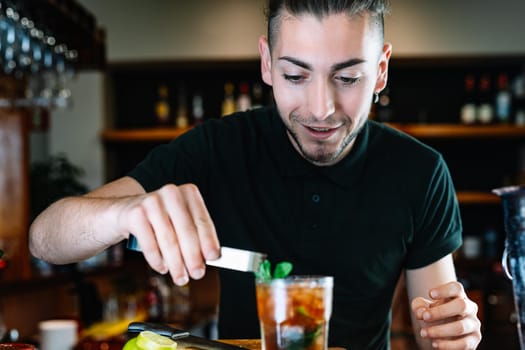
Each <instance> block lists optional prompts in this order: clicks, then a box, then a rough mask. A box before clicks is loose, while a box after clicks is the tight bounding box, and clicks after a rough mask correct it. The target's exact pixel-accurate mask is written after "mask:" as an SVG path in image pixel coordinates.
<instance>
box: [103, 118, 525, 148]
mask: <svg viewBox="0 0 525 350" xmlns="http://www.w3.org/2000/svg"><path fill="white" fill-rule="evenodd" d="M389 125H390V126H392V127H394V128H396V129H398V130H401V131H403V132H405V133H407V134H409V135H412V136H414V137H416V138H422V139H429V138H434V139H436V138H444V139H446V138H455V139H459V138H519V137H525V126H514V125H506V124H501V125H458V124H398V123H390V124H389ZM189 129H191V127H188V128H184V129H177V128H147V129H122V130H115V129H108V130H104V131H103V132H102V135H101V137H102V140H103V141H105V142H111V143H118V142H165V141H170V140H172V139H174V138H177V137H179V136H180V135H182V134H183V133H185V132H186V131H188V130H189Z"/></svg>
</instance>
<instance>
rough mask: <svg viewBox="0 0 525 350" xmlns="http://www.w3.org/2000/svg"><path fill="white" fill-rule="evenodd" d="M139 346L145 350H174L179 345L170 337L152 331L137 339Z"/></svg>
mask: <svg viewBox="0 0 525 350" xmlns="http://www.w3.org/2000/svg"><path fill="white" fill-rule="evenodd" d="M137 345H138V347H139V348H141V349H143V350H174V349H177V343H176V342H174V341H173V340H171V339H170V338H168V337H165V336H163V335H160V334H157V333H154V332H152V331H142V332H140V333H139V335H138V337H137Z"/></svg>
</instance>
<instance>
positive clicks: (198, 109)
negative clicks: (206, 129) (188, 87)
mask: <svg viewBox="0 0 525 350" xmlns="http://www.w3.org/2000/svg"><path fill="white" fill-rule="evenodd" d="M191 105H192V114H193V123H194V124H200V123H202V121H203V118H204V101H203V99H202V95H201V94H200V93H195V95H193V98H192V100H191Z"/></svg>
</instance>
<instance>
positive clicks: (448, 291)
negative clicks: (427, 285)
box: [411, 282, 481, 349]
mask: <svg viewBox="0 0 525 350" xmlns="http://www.w3.org/2000/svg"><path fill="white" fill-rule="evenodd" d="M429 295H430V297H431V298H432V299H431V300H429V299H425V298H421V297H418V298H414V300H412V303H411V308H412V311H413V313H414V315H415V317H416V319H418V320H420V321H423V322H422V323H421V326H422V328H421V331H420V335H421V337H422V338H429V339H431V341H432V346H433V347H434V348H437V349H475V348H476V347H477V345H478V344H479V342H480V341H481V322H480V321H479V319H478V318H477V316H476V315H477V312H478V306H477V305H476V303H474V302H473V301H471V300H470V299H469V298H468V297H467V295H466V293H465V291H464V289H463V286H462V285H461V283H459V282H450V283H447V284H444V285H442V286H439V287H437V288H434V289H432V290H431V291H430V293H429Z"/></svg>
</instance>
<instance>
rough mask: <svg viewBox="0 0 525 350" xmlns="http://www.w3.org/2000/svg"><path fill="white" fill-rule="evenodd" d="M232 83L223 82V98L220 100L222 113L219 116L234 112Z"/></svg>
mask: <svg viewBox="0 0 525 350" xmlns="http://www.w3.org/2000/svg"><path fill="white" fill-rule="evenodd" d="M233 90H234V87H233V83H231V82H227V83H226V84H224V100H223V101H222V113H221V116H222V117H225V116H227V115H230V114H232V113H235V108H236V106H235V99H234V97H233Z"/></svg>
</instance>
